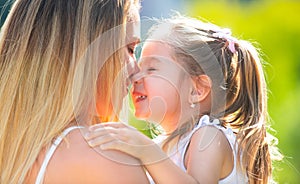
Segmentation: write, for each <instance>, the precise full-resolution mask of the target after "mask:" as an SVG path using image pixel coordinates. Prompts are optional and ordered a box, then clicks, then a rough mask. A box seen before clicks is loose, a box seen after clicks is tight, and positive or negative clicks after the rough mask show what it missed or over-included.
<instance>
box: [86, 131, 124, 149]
mask: <svg viewBox="0 0 300 184" xmlns="http://www.w3.org/2000/svg"><path fill="white" fill-rule="evenodd" d="M112 141H118V139H116V138H115V136H113V135H112V134H107V135H103V136H101V137H97V138H95V139H92V140H89V141H88V144H89V145H90V146H91V147H96V146H99V145H102V144H105V143H108V142H112Z"/></svg>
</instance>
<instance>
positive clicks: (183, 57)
mask: <svg viewBox="0 0 300 184" xmlns="http://www.w3.org/2000/svg"><path fill="white" fill-rule="evenodd" d="M141 57H142V59H141V62H140V68H141V71H140V72H139V73H138V74H137V75H135V76H134V84H133V90H132V97H133V102H134V106H135V109H136V110H135V115H136V117H138V118H141V119H146V120H148V121H152V122H156V123H159V124H160V125H161V126H162V128H163V129H164V134H162V135H160V136H158V137H157V138H156V139H154V140H150V139H149V138H148V137H146V136H144V135H143V134H141V133H140V132H139V131H137V130H136V129H134V128H132V127H130V126H128V125H125V124H122V123H105V124H101V125H96V126H93V127H91V132H90V133H89V134H88V135H87V136H86V138H87V140H88V141H89V144H90V145H91V146H93V147H95V146H99V145H100V148H101V149H102V150H108V149H116V150H120V151H123V152H126V153H128V154H130V155H132V156H134V157H136V158H138V159H139V160H140V161H141V162H142V164H143V165H144V167H145V168H146V169H147V171H148V173H149V174H150V175H151V177H152V179H153V181H152V179H150V181H151V182H155V183H205V184H206V183H230V184H232V183H269V182H271V181H272V178H271V172H272V165H271V154H272V153H271V152H270V150H271V149H270V147H271V146H272V145H270V140H271V141H272V139H275V138H274V137H272V136H271V135H269V134H267V131H266V128H267V120H268V115H267V90H266V82H265V78H264V73H263V68H262V64H261V61H260V58H259V55H258V53H257V51H256V49H255V48H254V47H253V46H252V45H251V44H250V43H248V42H246V41H243V40H238V39H236V38H234V37H232V36H231V35H230V31H229V30H228V29H221V28H219V27H218V26H216V25H213V24H210V23H205V22H201V21H199V20H195V19H191V18H185V17H182V16H178V17H175V18H172V19H167V20H164V21H162V22H160V23H159V24H158V25H155V26H154V27H153V28H152V31H151V34H150V36H149V38H148V39H147V41H146V42H145V45H144V47H143V51H142V56H141ZM154 142H155V143H154ZM275 151H276V149H275ZM278 156H280V154H279V155H278Z"/></svg>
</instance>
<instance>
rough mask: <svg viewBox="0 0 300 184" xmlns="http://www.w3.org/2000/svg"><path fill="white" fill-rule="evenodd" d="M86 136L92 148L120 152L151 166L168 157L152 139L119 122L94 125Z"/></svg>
mask: <svg viewBox="0 0 300 184" xmlns="http://www.w3.org/2000/svg"><path fill="white" fill-rule="evenodd" d="M89 130H90V132H89V133H87V134H86V135H85V138H86V140H87V141H88V144H89V145H90V146H91V147H96V146H99V147H100V149H102V150H109V149H113V150H119V151H122V152H125V153H127V154H129V155H131V156H133V157H135V158H138V159H139V160H141V162H142V163H143V164H151V163H154V162H157V161H161V160H162V159H165V158H166V155H165V154H164V153H163V151H162V150H161V149H160V147H159V146H158V145H157V144H155V143H154V142H153V141H152V140H151V139H150V138H148V137H147V136H145V135H144V134H142V133H141V132H139V131H138V130H137V129H135V128H133V127H131V126H129V125H126V124H123V123H118V122H109V123H103V124H97V125H93V126H91V127H90V128H89Z"/></svg>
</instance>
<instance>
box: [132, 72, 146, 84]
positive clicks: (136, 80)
mask: <svg viewBox="0 0 300 184" xmlns="http://www.w3.org/2000/svg"><path fill="white" fill-rule="evenodd" d="M143 78H144V74H143V72H142V71H141V70H139V72H137V73H136V74H134V75H133V76H132V77H131V82H132V84H134V85H137V84H140V83H141V82H142V79H143Z"/></svg>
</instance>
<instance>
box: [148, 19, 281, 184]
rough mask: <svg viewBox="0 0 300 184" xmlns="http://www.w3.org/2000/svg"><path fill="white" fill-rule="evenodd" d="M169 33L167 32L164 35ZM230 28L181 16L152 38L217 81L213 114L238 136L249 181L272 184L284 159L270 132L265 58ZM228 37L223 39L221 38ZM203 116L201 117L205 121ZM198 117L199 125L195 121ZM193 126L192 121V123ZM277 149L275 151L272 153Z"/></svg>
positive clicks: (195, 72)
mask: <svg viewBox="0 0 300 184" xmlns="http://www.w3.org/2000/svg"><path fill="white" fill-rule="evenodd" d="M162 30H163V31H162ZM226 31H227V30H225V29H222V28H220V27H218V26H216V25H213V24H211V23H208V22H202V21H200V20H196V19H192V18H187V17H184V16H181V15H177V16H175V17H173V18H171V19H165V20H163V21H161V22H159V23H158V24H157V25H155V26H154V27H153V28H152V29H151V31H150V36H149V38H148V39H151V40H159V41H162V42H164V43H167V44H168V45H170V46H171V47H172V48H173V51H174V54H175V57H174V58H175V59H176V61H177V62H178V63H179V64H181V65H182V66H183V67H184V68H185V70H186V71H187V72H188V73H189V74H190V75H191V76H199V75H203V74H205V75H208V76H209V77H210V79H211V80H212V95H211V99H212V103H211V109H210V112H202V113H201V114H198V115H199V117H200V116H201V115H203V114H208V115H210V117H211V118H217V119H219V120H220V121H221V123H222V126H224V127H227V128H232V129H233V130H234V131H235V133H236V134H237V143H238V148H239V149H238V153H239V154H238V155H242V157H241V158H239V157H238V160H239V161H240V163H242V164H241V167H242V170H243V171H244V172H245V173H246V174H247V176H248V179H249V183H269V182H270V181H271V180H272V178H271V173H272V165H271V163H272V162H271V156H275V157H274V158H276V159H281V157H282V156H281V154H280V153H279V152H278V150H277V148H276V145H272V144H271V142H272V140H275V142H277V140H276V138H275V137H273V136H271V135H270V134H268V133H267V128H268V121H269V118H268V113H267V86H266V81H265V77H264V71H263V66H262V63H261V59H260V57H259V54H258V52H257V49H255V48H254V46H253V45H252V44H250V43H249V42H247V41H243V40H237V39H235V38H233V37H231V36H230V37H229V39H233V40H234V41H235V42H234V50H233V48H230V47H229V44H230V43H229V42H230V41H232V40H228V39H226V37H228V35H229V34H228V33H227V32H226ZM220 33H221V34H226V35H227V36H224V35H223V36H224V37H225V38H224V37H223V38H220V37H218V36H216V35H220ZM199 117H198V118H199ZM198 118H192V120H191V121H190V122H189V123H184V124H182V125H181V126H179V127H178V128H177V129H176V130H175V131H174V132H173V133H172V134H171V135H170V136H169V137H168V139H167V140H166V141H165V142H164V145H163V148H164V149H167V148H168V147H169V145H174V141H176V140H178V139H179V138H180V137H181V136H182V135H184V134H185V133H187V132H188V131H190V130H191V129H192V128H193V127H194V125H195V123H197V122H198V121H197V120H199V119H198ZM193 119H194V121H193ZM191 122H192V123H191ZM270 150H272V152H271V151H270Z"/></svg>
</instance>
